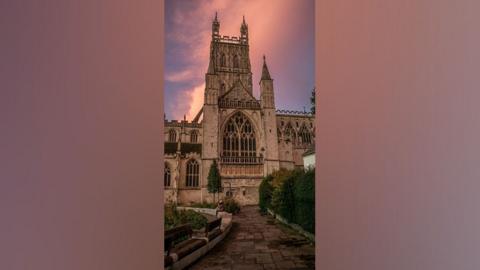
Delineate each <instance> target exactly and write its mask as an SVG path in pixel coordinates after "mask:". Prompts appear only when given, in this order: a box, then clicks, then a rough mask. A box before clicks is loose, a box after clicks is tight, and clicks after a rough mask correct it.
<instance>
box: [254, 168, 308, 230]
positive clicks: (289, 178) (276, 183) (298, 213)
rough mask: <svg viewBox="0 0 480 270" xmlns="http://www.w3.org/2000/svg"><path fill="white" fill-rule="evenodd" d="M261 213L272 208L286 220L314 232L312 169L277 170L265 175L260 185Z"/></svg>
mask: <svg viewBox="0 0 480 270" xmlns="http://www.w3.org/2000/svg"><path fill="white" fill-rule="evenodd" d="M259 206H260V211H261V212H262V213H265V212H266V209H267V208H271V209H272V210H273V211H274V212H275V213H278V214H279V215H281V216H282V217H284V218H285V219H286V220H287V221H288V222H290V223H295V224H298V225H300V226H301V227H302V228H303V229H305V230H306V231H309V232H312V233H314V232H315V170H314V169H312V170H308V171H303V170H299V169H295V170H285V169H283V170H279V171H276V172H274V173H272V174H271V175H269V176H267V177H265V178H264V179H263V180H262V183H261V184H260V187H259Z"/></svg>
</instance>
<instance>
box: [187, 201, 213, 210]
mask: <svg viewBox="0 0 480 270" xmlns="http://www.w3.org/2000/svg"><path fill="white" fill-rule="evenodd" d="M189 207H195V208H211V209H214V208H217V205H216V204H214V203H208V202H204V203H192V204H190V205H189Z"/></svg>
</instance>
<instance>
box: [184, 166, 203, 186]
mask: <svg viewBox="0 0 480 270" xmlns="http://www.w3.org/2000/svg"><path fill="white" fill-rule="evenodd" d="M199 178H200V165H199V164H198V162H197V161H196V160H194V159H191V160H189V161H188V162H187V182H186V186H187V187H198V179H199Z"/></svg>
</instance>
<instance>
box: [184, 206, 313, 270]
mask: <svg viewBox="0 0 480 270" xmlns="http://www.w3.org/2000/svg"><path fill="white" fill-rule="evenodd" d="M189 269H193V270H223V269H226V270H228V269H230V270H237V269H238V270H240V269H246V270H256V269H298V270H301V269H302V270H303V269H315V247H314V245H312V244H309V242H308V241H306V240H305V238H304V237H302V236H300V235H298V234H296V233H295V232H293V231H291V230H290V229H288V228H286V227H284V226H283V225H279V224H277V223H276V221H275V220H274V219H273V218H272V217H270V216H262V215H260V213H259V212H258V206H245V207H243V208H242V209H241V212H240V213H239V214H238V215H235V216H234V217H233V225H232V229H231V231H230V233H229V234H228V235H227V237H226V238H225V239H224V240H223V241H222V242H221V243H219V244H218V245H217V246H215V247H214V248H213V249H212V250H210V251H209V252H208V253H207V254H206V255H205V256H204V257H202V258H201V259H200V260H199V261H197V262H196V263H195V264H193V265H192V266H191V267H190V268H189Z"/></svg>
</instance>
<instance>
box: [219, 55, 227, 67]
mask: <svg viewBox="0 0 480 270" xmlns="http://www.w3.org/2000/svg"><path fill="white" fill-rule="evenodd" d="M220 66H222V67H225V66H227V58H226V56H225V54H224V53H222V55H220Z"/></svg>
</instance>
